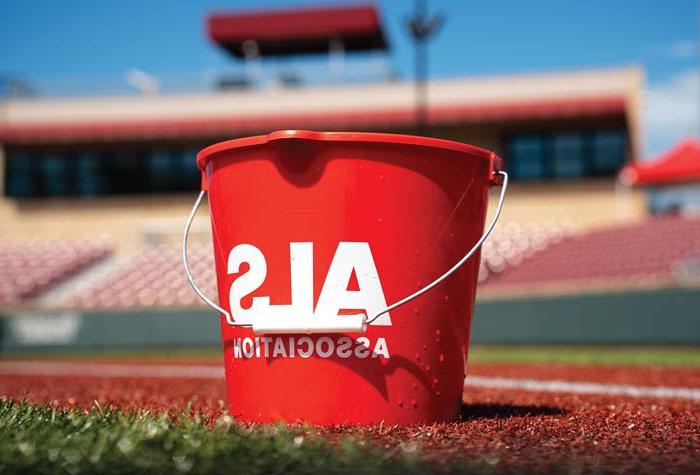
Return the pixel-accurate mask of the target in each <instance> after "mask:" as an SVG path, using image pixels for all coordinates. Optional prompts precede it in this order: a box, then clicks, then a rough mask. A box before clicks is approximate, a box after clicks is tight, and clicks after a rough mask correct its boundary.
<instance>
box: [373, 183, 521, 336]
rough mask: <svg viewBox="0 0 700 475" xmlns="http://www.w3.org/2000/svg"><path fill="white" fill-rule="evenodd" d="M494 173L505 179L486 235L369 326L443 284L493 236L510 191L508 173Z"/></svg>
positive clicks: (485, 232)
mask: <svg viewBox="0 0 700 475" xmlns="http://www.w3.org/2000/svg"><path fill="white" fill-rule="evenodd" d="M493 173H494V174H496V175H501V177H502V178H503V182H502V183H501V194H500V195H499V197H498V205H496V211H495V212H494V214H493V218H492V219H491V222H490V223H489V225H488V227H487V228H486V230H485V231H484V234H482V235H481V237H480V238H479V240H478V241H476V244H474V245H473V246H472V248H471V249H469V251H468V252H467V253H466V254H465V255H464V256H463V257H462V258H461V259H460V260H459V261H457V263H456V264H455V265H453V266H452V267H450V268H449V269H448V270H447V272H445V273H444V274H442V275H441V276H440V277H438V278H437V279H435V280H434V281H432V282H431V283H429V284H428V285H426V286H425V287H422V288H420V289H418V290H416V291H415V292H414V293H412V294H411V295H409V296H408V297H404V298H402V299H401V300H399V301H398V302H396V303H393V304H391V305H389V306H388V307H386V308H385V309H384V310H380V311H379V312H377V313H376V314H374V315H373V316H372V318H368V319H367V325H369V324H370V323H372V322H373V321H375V320H376V319H378V318H379V317H381V316H382V315H384V314H385V313H388V312H391V311H392V310H394V309H396V308H398V307H400V306H402V305H404V304H407V303H408V302H410V301H411V300H413V299H415V298H417V297H420V296H421V295H423V294H424V293H426V292H428V291H429V290H431V289H432V288H433V287H435V286H436V285H438V284H440V283H441V282H443V281H444V280H445V279H447V278H448V277H449V276H451V275H452V274H454V273H455V272H456V271H457V269H459V268H460V267H462V265H463V264H464V263H465V262H467V261H468V260H469V258H470V257H472V255H474V253H475V252H476V251H477V250H478V249H479V248H480V247H481V245H482V244H483V243H484V241H486V238H488V237H489V235H490V234H491V231H493V228H494V227H495V226H496V223H497V222H498V218H499V217H500V216H501V211H502V210H503V203H504V201H505V197H506V191H507V190H508V173H506V172H504V171H503V170H498V171H494V172H493Z"/></svg>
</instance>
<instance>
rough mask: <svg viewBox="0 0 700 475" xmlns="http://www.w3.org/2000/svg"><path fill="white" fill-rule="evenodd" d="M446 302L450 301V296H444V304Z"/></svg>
mask: <svg viewBox="0 0 700 475" xmlns="http://www.w3.org/2000/svg"><path fill="white" fill-rule="evenodd" d="M448 300H450V296H449V295H447V294H445V302H447V301H448Z"/></svg>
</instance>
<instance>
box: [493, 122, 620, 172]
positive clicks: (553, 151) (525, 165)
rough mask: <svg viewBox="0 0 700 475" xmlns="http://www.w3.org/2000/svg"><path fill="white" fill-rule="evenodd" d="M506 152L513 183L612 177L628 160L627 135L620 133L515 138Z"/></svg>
mask: <svg viewBox="0 0 700 475" xmlns="http://www.w3.org/2000/svg"><path fill="white" fill-rule="evenodd" d="M505 150H506V156H505V163H506V167H507V169H508V171H509V172H510V173H511V174H512V175H513V178H515V179H520V180H545V179H566V178H583V177H590V176H613V175H615V174H616V173H617V172H618V171H619V170H620V168H621V166H622V165H623V164H624V163H625V161H626V160H627V135H626V133H625V132H624V131H621V130H594V131H573V132H565V133H547V134H544V133H543V134H516V135H512V136H510V137H509V138H508V139H507V141H506V146H505Z"/></svg>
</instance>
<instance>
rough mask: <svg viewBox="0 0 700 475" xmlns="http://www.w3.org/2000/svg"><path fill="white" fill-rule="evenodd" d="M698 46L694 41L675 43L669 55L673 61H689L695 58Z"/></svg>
mask: <svg viewBox="0 0 700 475" xmlns="http://www.w3.org/2000/svg"><path fill="white" fill-rule="evenodd" d="M696 48H697V44H696V43H695V41H693V40H684V41H678V42H676V43H673V44H672V45H671V47H670V48H669V53H670V54H671V57H672V58H673V59H689V58H693V57H694V56H695V50H696Z"/></svg>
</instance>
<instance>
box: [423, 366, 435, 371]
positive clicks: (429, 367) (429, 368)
mask: <svg viewBox="0 0 700 475" xmlns="http://www.w3.org/2000/svg"><path fill="white" fill-rule="evenodd" d="M423 367H424V368H425V370H426V371H427V372H428V373H430V370H431V369H433V368H432V367H431V366H430V365H429V364H427V365H425V366H423Z"/></svg>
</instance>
